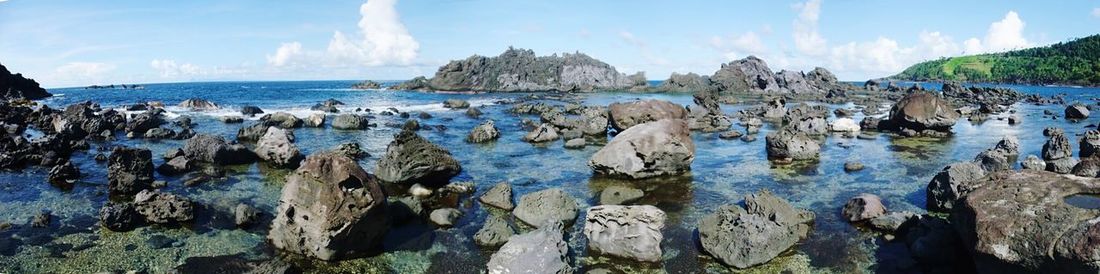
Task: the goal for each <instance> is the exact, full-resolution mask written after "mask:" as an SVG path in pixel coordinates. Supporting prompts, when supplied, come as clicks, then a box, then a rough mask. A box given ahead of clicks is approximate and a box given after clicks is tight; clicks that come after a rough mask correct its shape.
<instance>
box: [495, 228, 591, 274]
mask: <svg viewBox="0 0 1100 274" xmlns="http://www.w3.org/2000/svg"><path fill="white" fill-rule="evenodd" d="M562 234H563V232H562V225H561V224H547V225H543V226H542V227H541V228H539V229H536V230H534V231H531V232H528V233H525V234H520V235H516V236H512V237H511V238H509V239H508V243H506V244H504V246H501V247H500V250H498V251H497V252H496V253H493V255H492V256H491V257H490V258H489V263H488V264H487V265H486V267H487V268H488V270H487V272H488V273H489V274H505V273H547V274H570V273H573V267H572V266H570V265H569V254H568V253H569V252H568V251H569V244H568V243H567V242H566V241H565V239H564V237H562Z"/></svg>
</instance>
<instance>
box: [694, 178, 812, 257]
mask: <svg viewBox="0 0 1100 274" xmlns="http://www.w3.org/2000/svg"><path fill="white" fill-rule="evenodd" d="M813 220H814V214H813V212H810V211H807V210H802V209H796V208H794V207H793V206H791V205H790V204H789V203H787V201H786V200H783V199H782V198H779V197H776V196H775V195H773V194H771V192H769V191H767V190H764V191H761V192H758V193H755V194H750V195H748V196H745V207H744V208H742V207H741V206H737V205H724V206H721V207H719V208H718V210H717V211H715V212H714V213H711V214H709V215H706V216H704V217H703V219H702V220H700V221H699V243H700V244H701V245H702V247H703V251H704V252H706V253H707V254H710V255H711V256H713V257H714V258H716V259H718V260H719V261H721V262H722V263H724V264H727V265H730V266H733V267H736V268H739V269H744V268H749V267H752V266H756V265H760V264H764V263H767V262H768V261H771V260H772V259H773V258H775V257H776V256H779V254H780V253H782V252H784V251H787V249H790V248H791V247H792V246H794V245H795V244H796V243H798V241H799V240H801V239H803V238H805V237H806V236H807V235H808V233H809V231H810V225H811V224H812V223H813Z"/></svg>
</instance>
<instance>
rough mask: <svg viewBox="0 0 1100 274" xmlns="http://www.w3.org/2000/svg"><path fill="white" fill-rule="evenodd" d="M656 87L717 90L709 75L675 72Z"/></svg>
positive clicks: (669, 90)
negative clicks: (712, 84)
mask: <svg viewBox="0 0 1100 274" xmlns="http://www.w3.org/2000/svg"><path fill="white" fill-rule="evenodd" d="M655 89H656V90H659V91H666V92H711V91H717V90H714V87H713V86H711V82H710V77H708V76H700V75H698V74H695V73H688V74H679V73H675V72H673V73H672V75H671V76H669V78H668V80H665V81H664V82H661V84H660V85H658V86H657V87H656V88H655Z"/></svg>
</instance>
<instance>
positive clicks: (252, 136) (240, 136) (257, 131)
mask: <svg viewBox="0 0 1100 274" xmlns="http://www.w3.org/2000/svg"><path fill="white" fill-rule="evenodd" d="M268 127H270V126H267V125H264V124H263V123H259V124H252V125H250V126H246V127H241V128H240V129H238V130H237V142H249V143H251V142H257V141H260V137H264V134H267V128H268Z"/></svg>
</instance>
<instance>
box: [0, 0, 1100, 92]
mask: <svg viewBox="0 0 1100 274" xmlns="http://www.w3.org/2000/svg"><path fill="white" fill-rule="evenodd" d="M1097 33H1100V1H1096V0H1093V1H1057V2H1056V4H1055V3H1052V2H1047V1H976V0H975V1H971V0H954V1H939V0H933V1H858V0H843V1H842V0H802V1H690V0H688V1H667V0H666V1H650V0H634V1H611V0H609V1H579V0H576V1H575V0H559V1H532V0H434V1H427V0H417V1H410V0H401V1H398V0H367V1H363V0H356V1H352V0H330V1H271V0H227V1H139V0H116V1H86V0H0V64H3V65H5V66H7V67H8V69H9V70H11V71H13V72H20V73H23V74H24V75H26V76H28V77H31V78H35V79H36V80H38V81H39V82H40V83H42V85H43V86H45V87H48V88H56V87H70V86H85V85H92V84H129V83H162V82H187V81H238V80H243V81H265V80H361V79H373V80H403V79H409V78H412V77H415V76H421V75H425V76H429V77H430V76H431V75H432V74H434V73H435V71H436V69H437V68H438V67H439V66H440V65H443V64H446V63H447V62H448V61H449V60H454V59H463V58H466V57H468V56H471V55H474V54H478V55H486V56H495V55H498V54H500V53H501V52H503V51H504V50H505V49H507V48H508V47H509V46H514V47H517V48H528V49H532V50H534V51H535V52H536V53H537V54H539V55H549V54H554V53H562V52H583V53H586V54H588V55H590V56H592V57H595V58H597V59H600V60H603V61H605V62H607V63H609V64H611V65H613V66H615V67H616V68H618V70H619V71H620V72H624V73H634V72H637V71H644V72H645V73H646V76H647V77H648V78H649V79H651V80H661V79H666V78H668V76H669V75H670V74H671V73H673V72H678V73H688V72H694V73H698V74H704V75H710V74H713V73H714V71H715V70H717V69H718V68H719V67H720V66H721V64H722V63H726V62H729V61H731V60H736V59H740V58H744V57H746V56H749V55H755V56H758V57H760V58H762V59H764V60H765V61H766V62H767V63H768V65H769V66H770V67H771V68H772V69H773V70H776V71H778V70H783V69H786V70H802V71H807V70H810V69H813V68H814V67H824V68H827V69H829V70H830V71H832V72H833V73H834V74H836V75H837V77H838V78H840V79H841V80H849V81H862V80H866V79H870V78H878V77H884V76H889V75H893V74H895V73H897V72H900V71H901V70H903V69H905V68H906V67H908V66H909V65H912V64H915V63H917V62H920V61H924V60H931V59H937V58H939V57H946V56H958V55H965V54H976V53H987V52H999V51H1005V50H1012V49H1019V48H1027V47H1032V46H1041V45H1047V44H1052V43H1057V42H1062V41H1068V40H1071V39H1073V38H1080V37H1085V36H1088V35H1092V34H1097Z"/></svg>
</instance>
